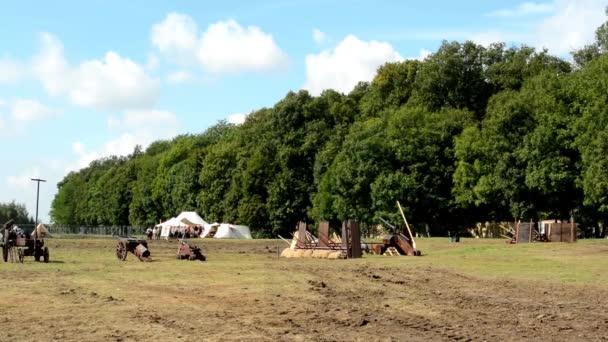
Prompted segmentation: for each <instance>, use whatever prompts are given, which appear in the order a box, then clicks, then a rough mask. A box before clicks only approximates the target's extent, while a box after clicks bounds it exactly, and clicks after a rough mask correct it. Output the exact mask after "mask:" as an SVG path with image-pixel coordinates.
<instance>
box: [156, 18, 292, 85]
mask: <svg viewBox="0 0 608 342" xmlns="http://www.w3.org/2000/svg"><path fill="white" fill-rule="evenodd" d="M150 39H151V41H152V44H153V45H154V46H155V47H156V48H157V49H158V50H159V51H160V52H161V53H163V54H164V55H166V56H168V57H170V58H173V59H174V60H175V61H176V62H177V63H179V64H189V63H192V62H198V63H199V64H200V65H201V66H202V67H203V68H204V69H205V70H207V71H209V72H213V73H234V72H248V71H268V70H276V69H281V68H283V67H285V66H286V65H287V55H286V54H285V52H283V51H282V50H281V49H280V48H279V47H278V46H277V45H276V43H275V41H274V38H273V37H272V35H270V34H268V33H265V32H263V31H262V30H261V29H260V28H259V27H257V26H248V27H242V26H241V25H240V24H239V23H237V22H236V21H234V20H227V21H218V22H216V23H214V24H211V25H209V27H208V28H207V30H206V31H205V32H202V33H199V31H198V27H197V25H196V22H195V21H194V20H193V19H192V18H191V17H190V16H188V15H185V14H180V13H169V14H168V15H167V17H166V18H165V19H164V20H163V21H162V22H160V23H158V24H156V25H154V26H153V27H152V32H151V34H150Z"/></svg>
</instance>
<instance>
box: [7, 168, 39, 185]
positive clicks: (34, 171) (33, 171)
mask: <svg viewBox="0 0 608 342" xmlns="http://www.w3.org/2000/svg"><path fill="white" fill-rule="evenodd" d="M32 178H40V168H38V167H33V168H29V169H26V170H25V171H24V172H22V173H21V175H19V176H8V178H7V179H6V183H7V184H8V186H9V187H10V188H13V189H19V190H26V189H30V188H32V180H31V179H32Z"/></svg>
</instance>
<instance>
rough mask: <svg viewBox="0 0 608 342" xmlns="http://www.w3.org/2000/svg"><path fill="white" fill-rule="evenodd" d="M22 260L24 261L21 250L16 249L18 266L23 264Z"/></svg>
mask: <svg viewBox="0 0 608 342" xmlns="http://www.w3.org/2000/svg"><path fill="white" fill-rule="evenodd" d="M23 259H25V254H24V253H23V249H21V248H18V249H17V260H18V261H19V263H20V264H23Z"/></svg>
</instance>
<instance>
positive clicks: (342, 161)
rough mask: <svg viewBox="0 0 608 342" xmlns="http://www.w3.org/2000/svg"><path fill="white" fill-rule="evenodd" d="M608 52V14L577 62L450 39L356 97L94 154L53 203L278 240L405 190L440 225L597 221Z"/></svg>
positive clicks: (604, 199)
mask: <svg viewBox="0 0 608 342" xmlns="http://www.w3.org/2000/svg"><path fill="white" fill-rule="evenodd" d="M607 49H608V25H607V24H606V23H605V24H603V25H601V26H600V27H599V28H598V29H597V30H596V37H595V41H594V42H593V43H591V44H589V45H587V46H585V47H583V48H582V49H580V50H577V51H573V52H572V56H571V58H569V59H564V58H558V57H555V56H552V55H550V54H549V53H548V52H547V51H546V50H538V49H535V48H532V47H529V46H525V45H522V46H507V45H506V44H504V43H495V44H492V45H489V46H487V47H484V46H481V45H478V44H475V43H473V42H471V41H466V42H456V41H452V42H448V41H444V42H443V43H442V45H441V47H440V48H439V49H438V50H437V51H436V52H435V53H433V54H431V55H430V56H428V57H427V58H425V59H424V60H423V61H417V60H406V61H404V62H400V63H388V64H385V65H383V66H381V67H380V68H379V69H378V70H377V74H376V76H375V77H374V79H373V80H372V81H371V82H361V83H359V84H358V85H357V86H356V87H355V88H354V89H353V90H352V91H351V92H350V93H348V94H342V93H338V92H336V91H333V90H326V91H325V92H323V93H322V94H321V95H320V96H318V97H315V96H311V95H310V94H309V93H308V92H307V91H304V90H301V91H298V92H289V93H288V94H287V95H286V96H285V97H284V98H283V99H282V100H280V101H279V102H278V103H276V104H275V105H274V106H272V107H269V108H262V109H259V110H257V111H255V112H252V113H250V114H249V115H248V117H247V119H246V121H245V123H243V124H242V125H232V124H228V123H227V122H225V121H220V122H218V123H217V124H216V125H215V126H213V127H210V128H209V129H207V130H206V131H205V132H203V133H200V134H187V135H180V136H177V137H175V138H174V139H172V140H170V141H156V142H154V143H152V144H151V145H150V146H149V147H147V148H146V149H145V150H144V149H142V148H141V147H137V148H135V150H134V151H133V152H132V154H130V155H128V156H120V157H119V156H113V157H109V158H104V159H100V160H96V161H93V162H92V163H91V164H90V165H89V166H88V167H86V168H83V169H81V170H79V171H77V172H71V173H69V174H68V175H66V176H65V178H64V179H63V180H62V181H61V182H59V183H58V185H57V186H58V193H57V195H56V196H55V198H54V200H53V202H52V208H51V213H50V215H51V218H52V221H53V222H54V223H55V224H60V225H87V226H96V225H115V226H126V225H134V226H135V225H137V226H141V225H153V224H155V223H158V222H159V220H160V219H167V218H170V217H172V216H175V215H177V214H178V213H179V212H180V211H183V210H196V211H197V212H198V213H199V214H201V216H202V217H203V218H204V219H205V220H207V221H209V222H214V221H217V222H231V223H236V224H246V225H249V226H250V227H251V228H252V231H253V232H254V234H255V235H257V236H260V237H262V236H264V237H275V236H276V235H277V234H285V233H287V232H290V231H292V230H293V229H294V227H295V225H296V223H297V221H301V220H305V221H308V222H318V221H319V220H331V221H332V222H337V221H339V220H343V219H357V220H359V221H360V222H362V224H363V225H373V224H378V223H380V222H379V218H380V217H382V218H384V219H387V220H392V221H394V222H397V221H398V220H399V216H398V215H399V213H398V210H397V208H396V201H397V200H399V201H400V202H401V204H402V205H403V207H404V210H405V213H406V215H407V217H408V220H409V221H411V222H413V223H414V225H415V226H416V227H422V226H428V227H429V229H430V231H431V232H432V233H433V234H434V235H441V234H445V233H446V232H447V231H453V230H456V229H459V228H463V227H466V226H469V225H472V224H474V223H475V222H482V221H504V220H515V219H521V220H530V219H538V218H556V219H570V218H574V219H575V220H576V221H577V222H581V223H583V224H584V225H588V226H591V225H597V224H602V223H603V222H605V220H606V218H608V55H607V54H606V51H607ZM236 100H238V99H236ZM419 229H420V228H419Z"/></svg>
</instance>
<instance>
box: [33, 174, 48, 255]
mask: <svg viewBox="0 0 608 342" xmlns="http://www.w3.org/2000/svg"><path fill="white" fill-rule="evenodd" d="M32 180H33V181H34V182H36V183H38V184H37V185H38V186H37V187H36V221H35V224H34V232H35V233H34V236H35V237H34V249H36V240H38V229H37V228H38V201H39V200H40V182H46V180H44V179H39V178H32Z"/></svg>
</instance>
